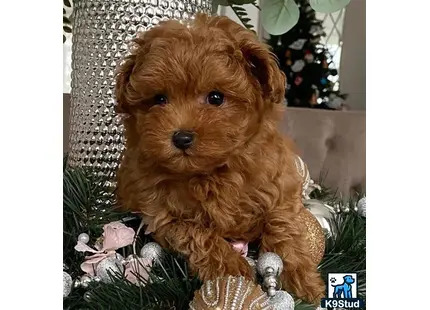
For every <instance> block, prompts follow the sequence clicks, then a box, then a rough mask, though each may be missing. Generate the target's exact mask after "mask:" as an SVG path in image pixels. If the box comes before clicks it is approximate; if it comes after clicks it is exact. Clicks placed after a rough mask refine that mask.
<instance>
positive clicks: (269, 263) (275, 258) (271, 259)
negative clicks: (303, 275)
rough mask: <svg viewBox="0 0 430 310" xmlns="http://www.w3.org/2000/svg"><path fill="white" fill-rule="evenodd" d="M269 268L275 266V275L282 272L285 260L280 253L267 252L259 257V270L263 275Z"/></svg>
mask: <svg viewBox="0 0 430 310" xmlns="http://www.w3.org/2000/svg"><path fill="white" fill-rule="evenodd" d="M267 268H273V272H274V274H275V275H280V274H281V273H282V269H283V262H282V259H281V258H280V257H279V255H278V254H275V253H272V252H266V253H264V254H262V255H261V256H260V257H259V258H258V260H257V271H258V273H259V274H260V275H261V276H262V277H264V276H265V275H266V273H267Z"/></svg>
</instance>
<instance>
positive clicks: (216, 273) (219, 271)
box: [193, 255, 255, 281]
mask: <svg viewBox="0 0 430 310" xmlns="http://www.w3.org/2000/svg"><path fill="white" fill-rule="evenodd" d="M193 269H195V270H197V271H198V273H199V277H200V279H201V280H203V281H207V280H214V279H216V278H218V277H224V276H243V277H245V278H246V279H248V280H252V281H254V280H255V273H254V270H253V268H252V267H251V265H249V263H248V262H247V260H246V259H245V258H243V257H242V256H239V255H232V257H229V258H226V259H225V260H222V261H218V260H215V259H210V260H209V262H208V264H207V265H204V266H199V267H197V268H193Z"/></svg>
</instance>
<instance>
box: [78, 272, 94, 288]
mask: <svg viewBox="0 0 430 310" xmlns="http://www.w3.org/2000/svg"><path fill="white" fill-rule="evenodd" d="M92 281H93V279H92V278H91V277H90V276H89V275H83V276H82V277H81V281H80V282H81V287H83V288H87V287H88V286H89V285H90V283H91V282H92Z"/></svg>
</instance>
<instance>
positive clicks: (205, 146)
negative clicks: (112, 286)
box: [116, 15, 325, 304]
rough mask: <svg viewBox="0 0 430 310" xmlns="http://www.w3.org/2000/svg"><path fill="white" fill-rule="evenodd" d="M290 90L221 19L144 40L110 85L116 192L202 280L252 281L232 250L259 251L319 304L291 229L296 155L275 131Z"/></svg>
mask: <svg viewBox="0 0 430 310" xmlns="http://www.w3.org/2000/svg"><path fill="white" fill-rule="evenodd" d="M285 82H286V81H285V76H284V74H283V73H282V72H281V71H280V70H279V69H278V65H277V62H276V59H275V57H274V56H273V55H272V54H271V53H270V51H269V49H268V48H267V47H266V46H265V45H264V44H262V43H260V42H259V41H258V39H257V37H256V35H255V34H254V33H252V32H251V31H249V30H247V29H245V28H243V27H242V26H240V25H238V24H236V23H235V22H233V21H232V20H230V19H228V18H227V17H218V16H217V17H208V16H206V15H199V16H197V17H196V18H195V20H193V21H190V22H189V23H187V24H182V23H179V22H177V21H167V22H163V23H161V24H160V25H159V26H156V27H154V28H152V29H151V30H149V31H147V32H144V33H142V34H140V35H139V37H138V38H137V39H136V40H135V41H134V48H133V49H132V52H131V55H129V56H128V57H126V58H125V62H124V64H123V65H122V66H121V68H120V71H119V73H118V75H117V84H116V98H117V107H116V108H117V112H119V113H123V114H125V115H126V117H125V119H124V125H125V130H126V133H125V136H126V149H125V151H124V153H123V157H122V162H121V166H120V168H119V170H118V180H117V181H118V183H117V184H118V191H117V192H118V198H119V201H120V203H121V205H123V206H124V207H125V208H128V209H130V210H133V211H139V212H140V213H141V214H142V216H143V219H144V221H145V223H146V224H147V225H148V229H147V231H149V232H151V233H153V235H154V238H155V239H156V240H157V242H159V243H160V244H161V245H162V246H164V247H167V248H170V249H171V250H174V251H177V252H179V253H182V254H183V255H184V256H185V257H187V258H188V260H189V263H190V266H191V269H192V270H193V271H195V272H197V273H198V274H199V276H200V278H201V279H202V280H208V279H216V278H217V277H220V276H224V275H243V276H245V277H247V278H251V279H252V278H253V277H254V274H253V270H252V268H251V267H250V265H249V264H248V262H247V261H246V260H245V258H244V257H242V256H241V254H240V253H238V252H237V251H235V250H234V249H233V247H232V246H231V243H230V242H232V241H245V242H252V241H257V240H258V241H259V242H260V250H261V251H262V252H267V251H270V252H275V253H277V254H278V255H280V256H281V258H282V260H283V261H284V271H283V273H282V275H281V280H282V283H283V287H284V289H286V290H288V291H290V292H292V293H294V294H295V295H296V296H297V297H299V298H302V299H305V300H307V301H310V302H314V303H315V304H318V303H319V299H320V298H321V297H322V296H323V294H324V291H325V286H324V283H323V281H322V279H321V276H320V274H319V272H318V271H317V266H316V264H315V263H314V262H312V259H311V256H310V253H309V249H308V245H307V243H306V240H305V233H304V227H303V225H302V223H300V221H299V220H298V214H299V211H300V210H301V209H302V208H303V204H302V200H301V190H302V188H301V179H300V177H299V175H298V174H297V170H296V167H295V163H294V160H295V153H294V151H293V147H292V145H291V144H290V143H289V142H288V141H287V140H286V138H284V137H283V136H282V134H281V133H280V132H279V131H278V128H277V121H278V120H279V118H280V116H281V114H282V113H281V112H282V110H283V101H284V93H285Z"/></svg>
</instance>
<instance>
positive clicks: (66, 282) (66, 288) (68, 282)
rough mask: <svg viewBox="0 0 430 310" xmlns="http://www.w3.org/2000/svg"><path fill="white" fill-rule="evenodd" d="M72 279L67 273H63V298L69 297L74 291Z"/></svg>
mask: <svg viewBox="0 0 430 310" xmlns="http://www.w3.org/2000/svg"><path fill="white" fill-rule="evenodd" d="M72 283H73V280H72V277H71V276H70V275H69V274H68V273H67V272H65V271H63V298H65V297H67V296H69V294H70V292H71V291H72Z"/></svg>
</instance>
